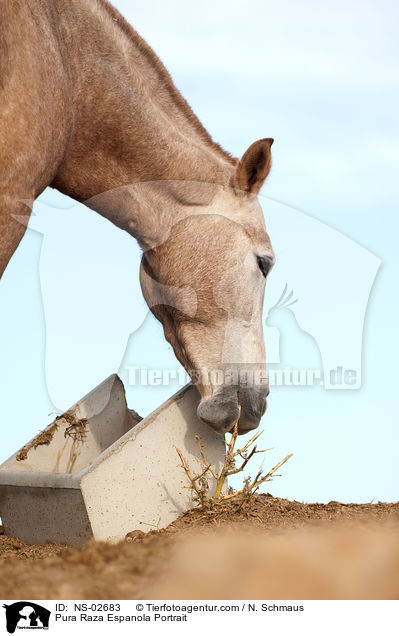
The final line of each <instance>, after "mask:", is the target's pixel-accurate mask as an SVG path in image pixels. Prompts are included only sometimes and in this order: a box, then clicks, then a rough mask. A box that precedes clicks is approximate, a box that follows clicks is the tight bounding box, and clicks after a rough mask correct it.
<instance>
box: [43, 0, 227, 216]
mask: <svg viewBox="0 0 399 636" xmlns="http://www.w3.org/2000/svg"><path fill="white" fill-rule="evenodd" d="M54 2H55V3H56V4H57V6H58V7H59V8H58V12H59V15H58V21H59V22H60V24H61V30H62V29H63V32H64V34H65V37H63V38H62V40H63V42H64V46H65V47H66V48H65V55H64V60H66V62H64V63H66V64H68V71H69V76H70V78H71V90H72V91H73V100H72V106H71V108H72V109H73V120H74V121H73V123H74V125H73V132H72V133H71V138H70V140H69V144H68V151H67V153H66V155H65V158H64V160H63V162H62V164H61V166H60V167H59V170H58V173H57V175H56V178H55V179H54V182H53V185H54V186H55V187H57V188H58V189H59V190H61V191H62V192H64V193H66V194H68V195H70V196H72V197H74V198H76V199H78V200H80V201H87V200H88V199H91V200H93V197H98V196H99V195H100V194H102V193H104V192H109V191H110V190H115V189H118V188H120V187H125V188H126V187H127V186H129V185H131V184H137V183H148V182H157V181H190V182H205V183H211V184H213V183H215V184H219V185H227V184H228V183H229V182H230V181H231V177H232V174H233V171H234V165H235V160H234V159H233V158H232V157H230V155H228V153H226V152H224V151H223V150H222V149H221V148H220V147H219V146H218V145H217V144H216V143H214V142H213V141H212V139H211V138H210V136H209V135H208V133H207V132H206V130H205V129H204V128H203V127H202V125H201V124H200V122H199V121H198V119H197V118H196V117H195V115H194V114H193V112H192V111H191V109H190V107H189V106H188V104H187V103H186V102H185V100H184V99H183V98H182V96H181V95H180V93H179V92H178V91H177V89H176V88H175V87H174V85H173V83H172V80H171V78H170V76H169V74H168V73H167V71H166V69H165V68H164V67H163V65H162V63H161V62H160V61H159V59H158V58H157V57H156V55H155V54H154V53H153V52H152V50H151V49H150V48H149V47H148V46H147V44H146V43H145V42H144V41H143V40H141V38H140V37H139V36H138V35H137V34H136V33H135V31H134V30H133V29H132V28H131V27H130V26H129V25H128V24H127V23H126V22H125V21H124V19H123V18H122V16H120V14H119V13H118V12H117V11H116V10H115V9H113V8H112V7H111V5H109V4H108V3H107V2H105V0H85V2H84V3H82V2H81V0H71V2H70V3H69V4H68V6H66V3H65V2H64V0H62V2H61V0H53V3H54ZM72 18H74V19H72ZM77 18H78V19H77ZM71 24H73V25H74V27H73V33H71ZM99 211H100V212H101V213H105V215H106V211H105V210H104V209H103V210H99ZM111 220H114V219H112V218H111ZM114 222H115V220H114Z"/></svg>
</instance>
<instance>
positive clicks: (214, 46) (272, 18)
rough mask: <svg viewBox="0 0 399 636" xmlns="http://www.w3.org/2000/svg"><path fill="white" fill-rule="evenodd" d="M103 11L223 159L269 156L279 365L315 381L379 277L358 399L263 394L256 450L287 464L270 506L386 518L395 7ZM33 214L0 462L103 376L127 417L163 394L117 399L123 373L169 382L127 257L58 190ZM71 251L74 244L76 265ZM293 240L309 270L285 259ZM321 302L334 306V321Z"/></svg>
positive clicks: (397, 145) (122, 238)
mask: <svg viewBox="0 0 399 636" xmlns="http://www.w3.org/2000/svg"><path fill="white" fill-rule="evenodd" d="M114 4H115V6H116V7H117V8H118V9H119V10H120V11H121V12H122V13H123V14H124V15H125V17H126V18H127V19H128V20H129V21H130V22H131V23H132V24H133V26H134V27H135V28H136V30H137V31H138V32H139V33H140V34H141V35H142V36H143V37H144V38H145V39H146V40H147V41H148V42H149V44H150V45H151V46H152V47H153V48H154V49H155V51H156V52H157V53H158V54H159V56H160V57H161V59H162V61H163V62H164V63H165V64H166V66H167V68H168V70H169V71H170V72H171V74H172V77H173V79H174V80H175V83H176V85H177V86H178V88H179V89H180V90H181V92H182V93H183V95H184V96H185V98H186V99H187V100H188V101H189V103H190V104H191V106H192V107H193V109H194V111H195V112H196V114H197V115H198V116H199V117H200V119H201V121H202V122H203V124H204V125H205V126H206V127H207V129H208V130H209V132H210V133H211V134H212V136H213V137H214V138H215V139H216V140H217V141H218V142H220V143H221V144H222V145H223V147H225V148H226V150H228V151H230V152H231V153H233V154H234V155H237V156H239V155H241V154H242V153H243V152H244V151H245V149H246V148H247V147H248V145H249V144H250V143H252V142H253V141H254V140H255V139H258V138H261V137H268V136H270V137H274V138H275V144H274V146H273V169H272V172H271V174H270V177H269V178H268V181H267V183H266V185H265V187H264V188H263V191H262V197H261V202H262V206H263V208H264V213H265V218H266V224H267V226H268V228H269V231H270V234H271V238H272V241H273V244H274V246H275V249H276V252H277V257H278V259H280V270H279V260H278V262H277V265H276V268H275V272H273V274H272V277H274V279H273V278H271V279H270V281H269V283H268V286H267V295H266V305H267V307H269V308H270V307H271V306H272V304H273V303H274V302H275V301H276V300H277V298H278V295H279V292H280V287H281V285H282V283H283V282H284V281H289V282H290V284H291V286H292V287H293V288H294V292H295V293H296V296H297V297H298V298H299V301H298V304H297V305H295V306H293V309H295V308H297V313H296V314H295V316H294V315H293V314H291V313H288V312H287V310H286V312H285V313H284V312H280V314H275V315H274V318H273V325H275V326H274V327H272V329H273V328H274V330H275V331H271V328H270V326H269V328H268V329H267V330H266V332H265V335H266V336H267V337H266V346H267V348H268V350H270V351H271V350H272V349H273V346H275V345H276V342H277V340H276V338H277V336H278V335H279V337H280V354H281V355H282V357H283V358H284V357H285V356H286V357H287V360H288V362H289V363H290V364H292V361H294V362H295V364H297V362H298V360H299V361H301V359H302V357H303V356H305V357H306V360H304V366H305V367H306V366H309V364H311V366H312V367H313V366H315V365H316V366H317V365H318V366H319V367H320V351H321V350H322V349H323V347H324V349H326V347H327V348H328V346H329V344H328V340H329V334H331V342H330V349H331V350H332V351H335V350H336V351H337V352H338V357H339V356H342V355H344V354H345V353H348V352H349V349H350V347H351V346H352V345H353V342H352V339H353V338H352V335H351V334H353V330H352V331H348V330H347V331H345V329H344V328H343V327H342V329H340V330H338V329H337V328H335V329H334V320H331V315H332V314H334V315H335V316H336V317H337V320H338V322H339V320H340V319H341V318H342V316H344V317H346V322H348V323H349V322H350V320H352V319H353V316H355V313H356V311H358V310H359V305H361V304H362V302H364V295H365V293H366V291H367V287H368V285H369V284H370V281H371V282H372V280H373V278H374V275H375V272H376V271H377V269H378V266H379V264H380V261H381V267H380V268H379V270H378V273H377V276H376V279H375V283H374V286H373V289H372V292H371V296H370V301H369V303H368V307H367V313H366V319H365V329H364V334H363V336H364V338H363V357H362V386H361V388H359V389H357V390H329V391H326V390H324V389H323V388H322V387H319V386H313V387H287V386H285V387H272V392H271V395H270V398H269V409H268V412H267V414H266V416H265V417H264V419H263V421H262V427H264V429H265V432H264V435H263V437H264V445H265V447H273V448H274V450H273V452H272V453H270V459H269V460H268V462H271V463H275V462H277V461H278V460H279V459H280V458H281V457H282V456H283V455H285V454H287V453H289V452H293V453H294V458H293V459H292V460H290V462H289V463H288V464H287V465H286V466H285V467H284V469H283V471H282V472H283V477H281V478H280V479H279V480H277V481H275V482H273V483H272V484H270V485H269V486H268V487H267V488H266V490H269V491H270V492H272V493H273V494H276V495H279V496H287V497H289V498H296V499H299V500H306V501H329V500H331V499H335V500H338V499H339V500H342V501H359V502H360V501H371V500H372V499H374V500H386V501H394V500H397V499H398V494H397V493H398V488H397V486H398V469H397V465H398V461H397V447H398V430H397V420H398V418H397V414H396V408H397V407H396V383H397V368H396V367H397V364H396V359H397V354H398V351H397V334H396V329H397V324H398V323H399V316H398V301H397V291H396V290H397V277H398V265H399V263H398V261H399V256H398V250H397V246H396V243H397V234H398V229H399V221H398V186H397V182H398V159H399V131H398V119H397V112H398V110H399V104H398V101H399V100H398V84H399V80H398V72H397V66H398V53H399V51H398V48H399V45H398V41H397V34H396V24H397V20H398V17H399V16H398V13H399V10H398V5H397V4H396V3H394V2H387V1H385V2H384V1H383V2H379V3H376V2H360V1H359V2H351V3H350V4H348V3H346V2H343V1H338V2H335V3H333V4H331V3H328V2H319V1H317V2H316V1H309V0H307V1H298V0H295V2H294V1H291V2H288V1H286V0H283V1H279V2H277V1H274V2H267V1H266V2H261V1H260V0H259V1H252V2H247V1H245V2H244V0H237V1H235V2H234V1H233V2H231V1H230V2H226V1H224V0H222V1H219V2H217V3H212V2H210V1H208V0H207V1H205V2H202V3H194V2H192V1H190V2H183V0H175V1H169V2H168V3H162V2H160V0H147V1H146V2H145V3H143V2H141V3H138V2H131V1H130V0H129V1H128V0H116V1H115V2H114ZM270 200H271V201H270ZM296 211H298V212H296ZM35 212H36V216H35V217H34V218H33V220H32V223H31V229H30V230H28V232H27V235H26V237H25V239H24V240H23V242H22V244H21V247H20V248H19V250H18V252H17V253H16V255H15V257H14V259H13V260H12V262H11V264H10V266H9V268H8V270H7V272H6V274H5V276H4V279H3V280H2V281H1V283H0V303H1V307H2V312H1V316H0V351H1V363H0V386H2V414H1V440H2V441H1V445H0V461H1V460H3V459H5V458H6V457H7V456H8V455H10V454H11V453H12V452H14V451H15V450H16V449H17V448H18V447H19V446H21V445H22V444H23V443H24V442H25V441H26V440H27V439H29V438H30V437H32V436H33V435H34V434H35V433H37V432H38V431H39V430H40V429H41V428H43V426H45V425H46V424H47V423H48V422H49V421H50V420H51V419H52V417H54V415H49V414H50V413H51V412H54V411H56V410H57V409H60V408H64V407H65V408H66V407H67V406H69V405H70V404H71V403H73V402H74V401H75V400H77V399H78V398H79V397H81V396H82V395H83V394H84V393H85V392H87V390H88V389H89V388H91V387H92V386H94V385H95V384H96V383H97V382H99V381H100V380H101V379H102V378H103V377H105V376H106V375H108V374H109V373H112V372H114V371H118V370H119V372H120V374H121V377H122V378H123V380H124V381H125V384H126V386H127V395H128V400H129V403H130V406H131V407H132V408H135V409H136V410H138V411H139V412H141V413H142V414H146V413H148V412H150V411H151V410H152V409H153V408H155V407H156V406H157V405H158V404H159V403H160V402H161V401H162V400H163V399H166V398H167V397H168V396H169V395H171V394H172V393H173V392H174V391H175V390H177V388H178V386H177V384H176V385H170V386H167V387H138V386H135V387H133V386H129V385H128V367H131V366H133V365H136V364H137V365H143V366H148V367H158V366H160V367H165V368H170V367H172V368H173V367H174V368H178V365H177V363H175V361H174V356H173V354H172V352H171V350H170V347H169V346H167V345H166V343H165V342H164V339H163V335H162V329H161V328H160V326H159V325H158V324H157V323H156V321H155V319H154V318H152V317H151V316H149V315H147V316H146V313H145V311H144V309H143V305H142V300H141V299H140V292H139V288H138V284H137V265H138V259H139V252H138V250H137V248H136V246H135V245H134V241H133V239H130V237H128V236H127V235H124V234H123V233H122V232H120V231H119V230H117V229H116V228H114V227H113V226H111V225H110V224H109V223H108V222H106V221H105V220H104V219H102V218H100V217H99V216H97V215H95V214H94V213H93V212H91V211H88V210H87V211H86V210H85V209H83V208H80V207H79V206H77V205H75V204H74V202H72V201H71V200H68V199H66V198H65V197H61V196H60V195H58V194H57V193H55V192H54V191H50V190H48V191H46V192H45V193H44V195H43V196H42V197H41V202H40V203H38V204H37V205H36V206H35ZM301 212H303V213H305V214H306V215H308V216H310V217H311V219H310V221H309V222H307V221H305V218H304V217H302V216H301ZM287 219H290V222H289V223H288V222H286V220H287ZM312 219H314V220H313V221H312ZM297 221H298V227H296V225H295V223H296V222H297ZM318 221H320V222H322V223H324V224H327V225H328V226H331V227H332V228H335V229H336V230H338V232H339V233H341V234H339V235H337V234H336V233H335V232H332V231H331V232H326V231H325V230H323V228H324V227H325V226H323V225H321V224H320V223H319V222H318ZM294 226H295V230H294ZM305 227H306V230H305V229H304V228H305ZM301 228H302V230H301ZM301 231H302V233H303V235H301V234H300V233H301ZM68 232H69V233H70V235H71V236H72V237H73V236H75V237H78V238H76V241H74V243H73V246H72V248H71V243H70V242H68V241H67V240H66V233H68ZM297 233H299V234H298V240H296V236H297ZM341 235H344V236H345V237H348V238H349V239H352V241H354V242H355V243H356V244H359V245H360V246H363V248H366V249H367V250H368V251H365V250H360V248H358V247H356V246H355V244H352V248H351V244H350V243H349V242H348V243H345V240H346V239H340V238H339V237H340V236H341ZM322 236H323V237H324V238H323V239H322V238H321V237H322ZM62 237H64V239H62ZM337 237H338V238H337ZM321 240H322V241H323V242H322V243H320V241H321ZM303 241H304V244H306V255H304V254H302V255H301V253H300V250H299V252H298V254H297V249H298V246H299V245H300V243H302V242H303ZM87 245H90V249H85V246H87ZM343 251H345V257H344V256H343ZM323 258H324V260H325V262H324V261H323ZM322 261H323V263H324V264H323V266H322V265H321V263H322ZM328 263H331V267H330V269H328ZM340 263H343V264H344V265H345V267H346V269H345V267H344V269H342V267H341V268H340V267H339V264H340ZM327 271H328V285H327V286H326V285H325V284H324V287H323V285H321V284H320V283H323V282H324V278H323V277H324V276H326V272H327ZM373 272H374V273H373ZM294 274H295V275H296V278H295V276H294ZM326 280H327V279H326ZM326 290H327V291H326ZM330 292H331V293H330ZM329 298H330V299H332V298H334V299H336V300H335V303H334V307H332V308H331V310H330V309H329V307H328V300H329ZM321 299H322V300H321ZM300 302H302V305H301V304H300ZM303 307H305V309H303ZM326 309H328V311H327V313H326ZM301 311H302V314H301ZM303 312H305V313H303ZM323 312H324V313H323ZM345 312H346V313H345ZM329 315H330V317H329ZM315 317H316V318H318V317H320V320H319V323H318V324H319V328H320V325H321V327H322V328H324V333H323V335H322V336H320V338H321V339H322V340H323V339H324V340H323V342H324V345H321V344H320V342H319V341H317V342H316V340H320V338H319V335H318V338H317V339H316V340H315V330H317V327H315V326H314V325H313V323H312V325H311V328H310V327H309V328H306V329H305V326H304V321H305V322H306V321H308V322H309V320H310V318H313V319H314V318H315ZM266 318H267V315H266V314H265V319H266ZM143 320H144V323H143V324H142V326H140V328H139V329H137V327H138V326H139V324H141V323H142V321H143ZM296 320H298V323H300V320H302V323H301V324H299V326H298V324H297V323H296ZM309 324H310V323H309ZM335 324H337V321H335ZM304 329H305V331H307V332H308V334H306V333H304V331H303V330H304ZM133 332H134V333H133ZM130 333H133V335H132V336H131V337H130V338H129V334H130ZM309 334H310V335H309ZM312 334H313V335H312ZM268 338H269V339H270V340H269V341H268ZM273 343H274V344H273ZM342 352H343V353H342ZM330 353H331V352H330ZM267 465H268V464H267Z"/></svg>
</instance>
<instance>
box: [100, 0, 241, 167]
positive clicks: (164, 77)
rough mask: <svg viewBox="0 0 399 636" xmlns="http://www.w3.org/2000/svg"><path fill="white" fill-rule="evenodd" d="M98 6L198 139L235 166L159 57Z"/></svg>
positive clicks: (103, 3) (116, 14)
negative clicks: (143, 61)
mask: <svg viewBox="0 0 399 636" xmlns="http://www.w3.org/2000/svg"><path fill="white" fill-rule="evenodd" d="M97 2H98V3H99V5H100V6H101V7H102V8H103V9H104V10H105V11H106V13H107V14H108V15H109V17H110V18H111V19H112V20H113V21H114V23H115V24H117V25H118V26H119V27H120V29H121V30H122V31H123V32H124V33H125V35H126V36H127V37H128V38H129V39H130V40H131V41H132V42H133V44H134V45H135V46H136V47H137V49H138V51H139V52H140V53H141V54H142V55H143V56H144V58H145V59H146V61H147V62H148V63H149V64H150V65H151V67H152V68H153V70H155V72H156V74H157V76H158V78H159V79H160V80H161V81H162V84H163V86H164V87H165V89H166V90H167V91H168V93H169V95H170V97H171V99H172V101H173V103H174V104H175V106H176V107H177V108H178V109H179V111H180V112H181V113H183V114H184V115H185V117H186V119H187V121H188V122H189V123H190V124H191V126H192V127H193V128H194V130H195V131H196V132H197V133H198V135H199V136H200V138H201V139H202V140H203V141H204V142H205V144H207V146H209V147H210V148H212V149H213V150H214V151H216V152H217V153H218V154H219V155H221V156H222V157H223V158H224V159H225V160H226V161H228V162H229V163H230V164H232V165H234V166H235V165H236V163H237V159H235V158H234V157H233V156H232V155H231V154H230V153H228V152H227V151H226V150H224V149H223V148H222V147H221V146H220V145H219V144H218V143H217V142H216V141H213V139H212V137H211V135H210V134H209V133H208V131H207V130H206V129H205V128H204V126H203V125H202V124H201V122H200V120H199V119H198V117H197V116H196V115H195V113H194V111H193V110H192V108H191V107H190V105H189V104H188V103H187V102H186V100H185V99H184V97H183V96H182V95H181V93H180V92H179V91H178V90H177V88H176V86H175V85H174V83H173V80H172V78H171V76H170V74H169V73H168V71H167V70H166V68H165V66H164V65H163V64H162V62H161V60H160V59H159V57H158V56H157V55H156V54H155V53H154V51H153V50H152V48H151V47H150V46H149V45H148V44H147V43H146V42H145V41H144V40H143V38H141V37H140V35H139V34H138V33H137V32H136V31H135V30H134V29H133V27H132V26H131V25H130V24H129V23H128V22H127V20H125V18H124V17H123V16H122V15H121V14H120V13H119V11H117V9H115V7H113V6H112V5H111V4H110V3H109V2H108V0H97Z"/></svg>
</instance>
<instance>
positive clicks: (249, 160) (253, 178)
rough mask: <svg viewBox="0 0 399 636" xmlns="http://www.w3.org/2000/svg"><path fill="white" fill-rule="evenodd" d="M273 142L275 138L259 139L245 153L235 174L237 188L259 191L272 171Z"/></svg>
mask: <svg viewBox="0 0 399 636" xmlns="http://www.w3.org/2000/svg"><path fill="white" fill-rule="evenodd" d="M272 143H273V139H259V141H255V143H253V144H252V146H250V147H249V148H248V150H247V151H246V152H245V153H244V155H243V157H242V159H241V160H240V161H239V162H238V165H237V168H236V172H235V175H234V187H235V188H236V189H237V190H245V191H246V192H253V193H257V192H259V190H260V189H261V187H262V185H263V183H264V180H265V179H266V177H267V175H268V174H269V172H270V168H271V164H272V155H271V152H270V147H271V145H272Z"/></svg>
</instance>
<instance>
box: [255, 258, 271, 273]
mask: <svg viewBox="0 0 399 636" xmlns="http://www.w3.org/2000/svg"><path fill="white" fill-rule="evenodd" d="M257 260H258V265H259V269H260V271H261V272H262V274H263V276H264V277H265V278H266V276H267V275H268V273H269V270H270V265H271V263H270V261H269V260H267V259H266V258H262V257H261V256H258V257H257Z"/></svg>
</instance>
